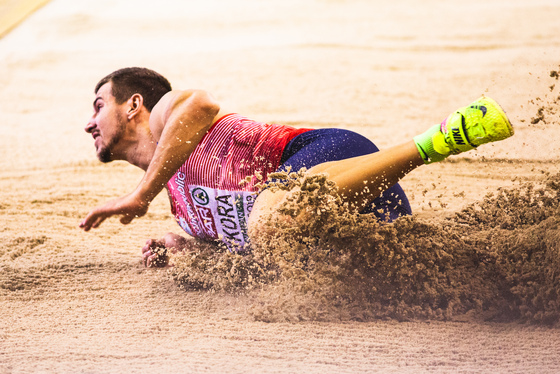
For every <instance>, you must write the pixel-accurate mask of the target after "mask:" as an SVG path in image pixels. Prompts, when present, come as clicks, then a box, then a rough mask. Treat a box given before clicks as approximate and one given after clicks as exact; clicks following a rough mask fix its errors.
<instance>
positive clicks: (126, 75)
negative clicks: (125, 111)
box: [95, 67, 171, 112]
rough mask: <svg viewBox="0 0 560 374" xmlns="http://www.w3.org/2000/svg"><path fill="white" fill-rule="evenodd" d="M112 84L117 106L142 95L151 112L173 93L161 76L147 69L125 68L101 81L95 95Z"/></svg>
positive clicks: (169, 85)
mask: <svg viewBox="0 0 560 374" xmlns="http://www.w3.org/2000/svg"><path fill="white" fill-rule="evenodd" d="M109 82H111V83H112V84H113V87H112V94H113V96H114V97H115V100H116V101H117V104H122V103H124V102H125V101H127V100H128V99H130V97H131V96H132V95H134V94H140V95H142V98H143V99H144V106H145V107H146V108H147V109H148V110H149V111H150V112H151V111H152V108H153V107H154V105H156V104H157V102H158V101H159V100H160V99H161V98H162V97H163V95H165V94H166V93H167V92H169V91H171V84H170V83H169V81H168V80H167V79H166V78H165V77H164V76H163V75H161V74H159V73H156V72H155V71H153V70H150V69H146V68H138V67H131V68H123V69H119V70H117V71H114V72H112V73H111V74H109V75H107V76H106V77H105V78H103V79H101V80H100V81H99V82H98V83H97V85H96V86H95V93H97V91H99V89H100V88H101V86H103V85H105V84H106V83H109Z"/></svg>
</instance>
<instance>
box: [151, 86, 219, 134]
mask: <svg viewBox="0 0 560 374" xmlns="http://www.w3.org/2000/svg"><path fill="white" fill-rule="evenodd" d="M219 109H220V106H219V104H218V102H217V101H216V100H215V99H214V98H213V97H212V96H211V95H210V93H208V92H207V91H204V90H195V89H190V90H173V91H170V92H168V93H166V94H165V95H164V96H163V97H162V98H161V99H160V100H159V101H158V103H157V104H156V105H155V106H154V108H153V109H152V112H151V114H150V130H151V131H152V134H153V135H154V137H155V138H156V139H159V137H160V136H161V133H162V131H163V128H164V127H165V125H166V123H167V122H168V121H169V119H170V118H172V117H179V118H180V117H188V116H189V115H191V114H192V113H196V112H201V111H206V110H208V111H216V112H217V111H219Z"/></svg>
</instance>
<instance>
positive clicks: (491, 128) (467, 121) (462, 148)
mask: <svg viewBox="0 0 560 374" xmlns="http://www.w3.org/2000/svg"><path fill="white" fill-rule="evenodd" d="M512 135H513V127H512V126H511V123H510V122H509V120H508V118H507V116H506V113H505V112H504V110H503V109H502V108H501V107H500V106H499V105H498V103H496V102H495V101H494V100H492V99H491V98H489V97H485V96H482V97H480V98H479V99H478V100H476V101H475V102H473V103H472V104H471V105H469V106H466V107H463V108H459V109H458V110H456V111H455V112H453V113H451V114H450V115H449V116H448V117H447V118H446V119H445V120H444V121H443V122H442V123H441V125H437V126H434V127H432V128H431V129H430V130H428V131H427V132H426V133H424V134H422V135H419V136H417V137H415V138H414V140H415V141H416V146H417V147H418V151H419V152H420V155H421V156H422V158H423V159H424V162H425V163H431V162H436V161H441V160H443V159H445V158H446V157H447V156H449V155H452V154H458V153H461V152H466V151H470V150H471V149H474V148H476V147H478V146H479V145H481V144H485V143H489V142H495V141H498V140H502V139H506V138H509V137H510V136H512Z"/></svg>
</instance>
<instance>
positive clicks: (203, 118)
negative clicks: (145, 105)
mask: <svg viewBox="0 0 560 374" xmlns="http://www.w3.org/2000/svg"><path fill="white" fill-rule="evenodd" d="M219 109H220V107H219V105H218V104H217V102H216V101H215V100H214V99H213V98H212V97H211V96H210V94H208V93H207V92H205V91H199V90H188V91H171V92H169V93H168V94H166V95H165V96H164V97H163V98H162V99H161V100H160V101H159V102H158V104H156V106H155V107H154V108H153V110H152V113H151V115H150V130H151V132H152V135H153V137H154V139H155V140H156V141H157V142H158V145H157V148H156V150H155V153H154V156H153V158H152V160H151V162H150V164H149V165H148V168H147V169H146V173H145V174H144V177H143V178H142V180H141V181H140V184H139V185H138V187H137V188H136V189H135V190H134V191H133V192H132V193H130V194H129V195H126V196H123V197H121V198H118V199H116V200H113V201H110V202H108V203H106V204H105V205H102V206H100V207H97V208H95V209H94V210H92V211H91V212H90V213H89V214H88V215H87V216H86V218H85V219H84V220H83V221H82V223H81V224H80V227H81V228H83V229H84V230H85V231H88V230H89V229H91V228H96V227H98V226H99V225H100V224H101V223H102V222H103V221H104V220H105V219H107V218H109V217H111V216H113V215H122V217H121V219H120V221H121V223H123V224H127V223H130V222H131V221H132V220H133V219H134V218H137V217H141V216H143V215H144V214H146V212H147V211H148V206H149V205H150V203H151V202H152V200H153V199H154V198H155V197H156V196H157V194H158V193H159V192H160V191H161V190H162V189H163V188H164V187H165V185H166V184H167V181H169V179H170V178H171V177H172V176H173V174H175V172H176V171H177V169H179V167H180V166H181V165H182V164H183V163H184V162H185V161H186V160H187V158H188V157H189V156H190V154H191V153H192V152H193V151H194V149H195V148H196V146H197V145H198V143H199V142H200V141H201V140H202V138H203V137H204V135H205V134H206V133H207V132H208V130H209V129H210V127H211V126H212V124H213V122H214V118H215V116H216V115H217V114H218V112H219Z"/></svg>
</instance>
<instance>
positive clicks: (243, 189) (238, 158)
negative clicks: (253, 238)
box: [167, 114, 307, 252]
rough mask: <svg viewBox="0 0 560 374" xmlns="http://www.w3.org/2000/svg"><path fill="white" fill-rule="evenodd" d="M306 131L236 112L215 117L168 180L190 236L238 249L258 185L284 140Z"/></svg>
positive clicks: (276, 161)
mask: <svg viewBox="0 0 560 374" xmlns="http://www.w3.org/2000/svg"><path fill="white" fill-rule="evenodd" d="M305 131H307V130H306V129H294V128H292V127H288V126H280V125H270V124H265V123H260V122H255V121H252V120H250V119H248V118H245V117H242V116H239V115H237V114H228V115H226V116H223V117H221V118H219V119H218V120H217V121H216V122H215V123H214V125H213V126H212V128H211V129H210V130H209V131H208V133H207V134H206V136H205V137H204V138H203V139H202V141H201V142H200V143H199V144H198V146H197V147H196V149H195V150H194V152H193V153H192V154H191V156H190V157H189V158H188V159H187V161H186V162H185V163H184V164H183V166H181V167H180V168H179V170H178V171H177V172H176V173H175V175H174V176H173V177H172V178H171V179H170V180H169V182H168V183H167V189H168V192H169V196H170V200H171V210H172V212H173V215H174V216H175V219H176V220H177V222H178V223H179V225H180V226H181V227H182V228H183V230H185V231H186V232H187V233H188V234H190V235H192V236H195V237H198V238H201V239H205V240H221V241H222V242H224V243H225V244H226V246H227V248H228V250H230V251H235V252H238V251H240V250H242V249H243V248H244V247H245V245H246V244H247V242H248V236H247V220H248V217H249V214H250V213H251V208H252V206H253V202H254V200H255V198H256V195H257V193H258V186H257V184H258V183H259V182H264V181H265V180H266V178H267V176H268V174H269V173H271V172H274V171H275V170H276V169H277V168H278V167H279V166H280V159H281V157H282V152H283V150H284V147H285V146H286V144H287V143H288V142H289V141H290V140H291V139H292V138H294V137H295V136H296V135H298V134H300V133H302V132H305ZM243 182H244V183H243Z"/></svg>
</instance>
